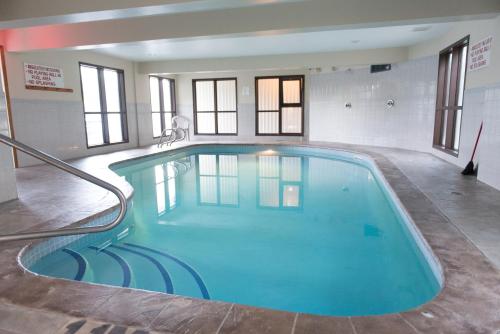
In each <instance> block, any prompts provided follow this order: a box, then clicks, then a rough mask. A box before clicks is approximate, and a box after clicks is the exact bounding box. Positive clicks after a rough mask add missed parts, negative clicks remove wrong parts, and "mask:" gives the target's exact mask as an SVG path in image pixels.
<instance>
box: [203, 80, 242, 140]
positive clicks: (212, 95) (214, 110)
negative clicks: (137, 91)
mask: <svg viewBox="0 0 500 334" xmlns="http://www.w3.org/2000/svg"><path fill="white" fill-rule="evenodd" d="M237 106H238V99H237V94H236V78H222V79H195V80H193V112H194V131H195V132H194V133H195V134H197V135H237V134H238V113H237V110H238V107H237Z"/></svg>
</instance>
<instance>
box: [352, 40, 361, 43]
mask: <svg viewBox="0 0 500 334" xmlns="http://www.w3.org/2000/svg"><path fill="white" fill-rule="evenodd" d="M359 42H360V40H359V39H353V40H352V41H351V43H352V44H358V43H359Z"/></svg>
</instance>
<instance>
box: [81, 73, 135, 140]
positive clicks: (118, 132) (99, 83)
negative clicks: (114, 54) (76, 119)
mask: <svg viewBox="0 0 500 334" xmlns="http://www.w3.org/2000/svg"><path fill="white" fill-rule="evenodd" d="M80 78H81V84H82V97H83V108H84V116H85V131H86V134H87V146H88V147H96V146H102V145H109V144H117V143H124V142H128V130H127V110H126V106H125V86H124V79H123V70H117V69H113V68H107V67H103V66H97V65H90V64H83V63H80Z"/></svg>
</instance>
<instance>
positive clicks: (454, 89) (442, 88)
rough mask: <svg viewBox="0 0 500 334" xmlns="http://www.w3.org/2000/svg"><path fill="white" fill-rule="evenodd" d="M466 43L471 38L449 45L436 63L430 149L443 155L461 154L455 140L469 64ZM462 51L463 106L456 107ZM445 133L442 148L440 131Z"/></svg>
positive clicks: (456, 155)
mask: <svg viewBox="0 0 500 334" xmlns="http://www.w3.org/2000/svg"><path fill="white" fill-rule="evenodd" d="M469 43H470V35H467V36H465V37H463V38H461V39H460V40H458V41H457V42H455V43H453V44H451V45H449V46H448V47H446V48H444V49H443V50H441V51H440V52H439V61H438V74H437V81H436V82H437V85H436V86H437V87H436V90H437V93H436V106H435V119H434V133H433V142H432V147H433V148H435V149H437V150H440V151H442V152H444V153H447V154H450V155H452V156H455V157H458V155H459V151H460V139H459V143H458V148H457V149H455V148H454V142H455V137H456V135H457V132H458V134H459V135H460V133H461V130H462V123H463V101H464V99H465V94H464V93H465V86H466V80H467V66H468V61H469ZM464 47H467V54H466V55H465V72H464V77H463V81H464V85H463V91H462V105H458V97H459V95H460V69H461V65H462V57H461V52H462V50H463V48H464ZM450 54H452V55H453V56H452V62H451V66H450V68H451V73H448V63H449V61H448V60H447V58H448V57H449V55H450ZM448 74H449V76H450V81H449V83H448V86H447V77H448ZM447 94H448V105H447V106H446V105H445V103H446V102H445V101H446V96H447ZM459 112H461V113H462V116H461V117H462V118H461V120H462V121H461V122H460V125H459V127H458V128H457V127H456V117H457V114H458V113H459ZM445 113H446V116H447V118H446V125H445V126H443V121H444V115H445ZM444 129H446V131H445V135H446V136H445V138H444V140H445V144H444V146H443V145H442V143H441V142H442V136H443V130H444Z"/></svg>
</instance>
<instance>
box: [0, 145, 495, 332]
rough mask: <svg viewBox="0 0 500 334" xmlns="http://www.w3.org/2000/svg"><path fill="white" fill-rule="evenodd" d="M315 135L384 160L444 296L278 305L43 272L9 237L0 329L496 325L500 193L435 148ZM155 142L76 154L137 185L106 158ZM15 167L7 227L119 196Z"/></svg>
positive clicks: (50, 172)
mask: <svg viewBox="0 0 500 334" xmlns="http://www.w3.org/2000/svg"><path fill="white" fill-rule="evenodd" d="M313 145H323V146H332V147H338V148H343V149H352V150H356V151H361V152H365V153H367V154H369V155H371V156H372V157H373V158H374V159H375V161H376V162H377V164H378V165H379V168H380V169H381V171H382V172H383V174H384V175H385V177H386V179H387V180H388V182H389V184H390V185H391V186H392V187H393V189H394V190H395V192H396V193H397V195H398V196H399V198H400V200H401V202H402V203H403V204H404V205H405V207H406V208H407V210H408V211H409V213H410V214H411V216H412V218H413V219H414V221H415V223H416V224H417V226H418V227H419V228H420V230H421V232H422V234H423V235H424V237H425V238H426V240H427V241H428V243H429V244H430V246H431V247H432V249H433V251H434V252H435V254H436V255H437V257H438V258H439V260H440V262H441V264H442V266H443V269H444V272H445V279H446V280H445V286H444V288H443V291H442V292H441V294H440V295H439V296H438V297H437V298H435V299H434V300H433V301H431V302H430V303H428V304H426V305H423V306H421V307H420V308H418V309H415V310H412V311H409V312H403V313H399V314H394V315H387V316H380V317H345V318H342V317H318V316H312V315H306V314H298V313H290V312H280V311H270V310H264V309H259V308H252V307H246V306H241V305H236V304H228V303H217V302H209V301H202V300H197V299H190V298H183V297H178V296H170V295H165V294H160V293H151V292H145V291H140V290H131V289H122V288H115V287H107V286H97V285H88V284H85V283H81V282H72V281H64V280H59V279H53V278H46V277H36V276H33V275H32V274H29V273H24V272H23V271H22V270H21V269H20V267H19V266H18V265H17V262H16V256H17V254H18V252H19V250H20V249H21V248H22V247H23V246H24V245H25V244H26V242H11V243H5V244H0V333H40V334H43V333H115V334H116V333H145V332H153V331H157V332H163V333H259V334H260V333H287V334H289V333H292V334H300V333H347V334H350V333H353V334H364V333H369V334H378V333H388V334H389V333H390V334H393V333H395V334H397V333H412V334H415V333H453V334H458V333H467V334H473V333H496V331H497V330H499V329H500V274H499V272H498V271H497V270H496V269H495V268H494V266H493V265H492V264H491V262H490V261H488V260H487V258H486V257H485V256H484V255H483V253H484V254H486V255H487V256H488V257H489V259H490V260H491V261H492V262H494V263H496V264H497V266H500V256H499V255H498V254H500V252H499V250H500V226H499V225H500V219H498V217H500V192H498V191H496V190H493V189H492V188H490V187H488V186H486V185H484V184H481V183H479V182H477V181H475V179H473V178H463V177H462V176H460V175H459V171H460V170H459V169H458V168H456V167H454V166H452V165H450V164H448V163H446V162H444V161H442V160H440V159H437V158H435V157H433V156H431V155H428V154H423V153H417V152H410V151H404V150H394V149H382V148H368V147H359V146H356V147H355V146H346V145H334V144H321V143H313ZM155 152H157V149H156V148H154V147H150V148H145V149H136V150H129V151H124V152H117V153H113V154H108V155H103V156H98V157H89V158H84V159H80V160H77V161H74V164H76V165H77V166H79V167H80V168H83V169H85V170H87V171H90V172H92V173H93V174H95V175H97V176H99V177H102V178H105V179H106V180H109V181H111V182H112V183H114V184H116V185H118V186H119V187H120V188H122V189H124V190H125V191H126V192H127V194H128V195H130V194H131V189H130V187H129V186H128V185H127V184H124V182H123V181H122V180H121V179H120V178H118V177H117V176H116V175H114V174H113V173H112V172H110V171H109V170H108V169H107V166H108V165H109V164H110V163H112V162H115V161H120V160H124V159H128V158H132V157H138V156H142V155H145V154H152V153H155ZM17 176H18V180H19V183H18V184H19V193H20V199H19V200H17V201H13V202H9V203H5V204H2V205H0V224H1V229H2V232H3V233H5V232H15V231H23V230H29V229H38V228H42V227H43V228H46V227H49V226H51V227H52V226H64V225H67V224H70V223H73V222H76V221H78V220H81V219H83V218H86V217H88V216H89V215H92V214H95V213H98V212H100V211H102V210H104V209H107V208H109V207H110V206H112V205H113V204H116V203H117V201H116V199H114V198H113V196H112V195H110V194H108V193H106V192H105V191H103V190H101V189H99V188H96V187H94V186H92V185H89V184H87V183H85V182H83V181H81V180H78V179H76V178H73V177H71V176H68V175H65V174H64V173H62V172H58V171H57V170H55V169H53V168H51V167H47V166H37V167H30V168H25V169H21V170H18V172H17ZM68 207H71V208H73V209H72V210H71V211H68V210H67V208H68ZM457 227H458V228H457ZM462 232H463V233H462ZM464 233H465V235H466V236H467V237H466V236H465V235H464ZM470 240H472V241H473V242H474V244H475V245H477V246H478V247H479V248H480V249H481V251H480V250H479V249H478V248H477V247H476V246H475V245H474V244H473V243H472V242H470ZM130 305H134V307H130Z"/></svg>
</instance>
